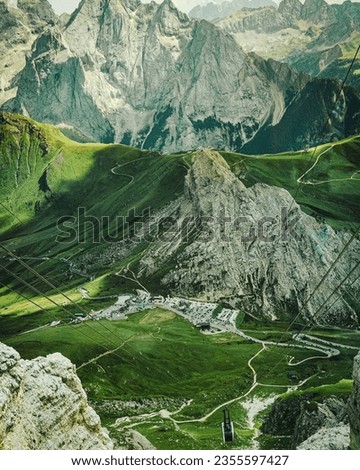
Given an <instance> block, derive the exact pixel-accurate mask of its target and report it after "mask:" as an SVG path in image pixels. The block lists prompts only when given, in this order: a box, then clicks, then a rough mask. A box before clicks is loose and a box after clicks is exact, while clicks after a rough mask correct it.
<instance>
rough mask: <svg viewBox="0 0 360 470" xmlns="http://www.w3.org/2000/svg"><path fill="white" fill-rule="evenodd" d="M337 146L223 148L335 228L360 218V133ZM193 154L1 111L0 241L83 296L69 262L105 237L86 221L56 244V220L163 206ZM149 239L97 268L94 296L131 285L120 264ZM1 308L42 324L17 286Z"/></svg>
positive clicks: (153, 285)
mask: <svg viewBox="0 0 360 470" xmlns="http://www.w3.org/2000/svg"><path fill="white" fill-rule="evenodd" d="M331 147H332V145H330V144H325V145H323V146H319V148H318V149H317V150H316V152H315V153H314V152H313V150H312V149H310V150H308V151H307V152H296V153H289V154H280V155H260V156H247V155H239V154H233V153H227V152H222V154H223V156H224V157H225V159H226V160H227V162H228V163H229V165H230V167H231V168H232V170H233V172H234V173H235V174H236V175H238V176H239V178H241V179H242V181H243V182H244V183H245V184H246V185H247V186H251V185H253V184H255V183H258V182H263V183H266V184H269V185H276V186H280V187H283V188H286V189H287V190H289V191H290V192H291V193H292V194H293V195H294V196H295V195H296V200H297V202H298V203H299V204H301V205H302V207H303V209H304V210H305V211H307V212H309V213H311V214H313V215H316V216H317V217H324V218H325V219H326V220H327V221H328V222H329V223H330V224H331V225H333V226H334V227H335V228H350V229H351V228H353V227H354V226H355V225H356V224H357V223H358V222H359V218H360V210H359V198H358V193H359V184H360V183H359V179H358V173H357V172H358V171H360V170H359V168H360V164H359V149H360V137H353V138H348V139H346V140H344V141H342V142H338V143H336V145H335V146H334V147H333V148H331ZM324 152H325V153H324ZM320 154H323V155H322V156H321V157H320V158H319V160H318V162H317V164H316V166H315V167H314V168H313V169H312V170H311V171H310V172H309V173H308V174H307V175H306V176H305V177H304V179H303V180H302V182H303V183H304V182H305V183H309V182H310V183H314V184H311V185H309V184H300V185H299V186H298V184H297V180H298V178H299V177H300V176H301V175H302V174H304V173H305V172H306V170H307V169H308V168H309V166H310V165H313V164H314V163H315V162H316V161H317V158H318V156H319V155H320ZM191 161H192V155H191V154H185V155H184V154H176V155H160V154H159V153H156V152H146V151H141V150H138V149H133V148H130V147H126V146H123V145H103V144H80V143H76V142H73V141H71V140H69V139H68V138H67V137H65V136H64V135H63V134H62V133H61V132H60V131H59V130H58V129H56V128H54V127H52V126H49V125H45V124H39V123H36V122H35V121H32V120H31V119H28V118H26V117H24V116H20V115H11V114H7V113H1V114H0V168H1V178H0V221H1V224H0V240H2V242H3V243H4V244H5V245H6V246H7V247H8V248H9V249H11V250H15V252H16V253H17V254H18V255H19V256H25V257H26V256H30V257H31V258H34V259H27V260H26V262H27V263H28V264H29V265H31V266H32V267H34V268H35V269H36V270H37V271H39V272H40V273H41V274H43V275H46V277H47V278H48V279H50V280H51V281H52V282H53V283H55V284H56V285H57V286H59V287H61V288H62V289H64V290H66V292H67V293H68V295H70V296H72V298H73V299H75V300H80V296H79V294H78V292H77V291H76V290H75V287H76V286H78V285H80V284H83V283H84V282H87V280H86V279H85V278H84V277H82V276H81V275H79V273H77V274H76V273H75V274H71V273H70V272H69V263H70V262H71V260H72V258H73V257H75V256H76V255H78V254H79V253H81V254H86V253H87V252H88V251H91V252H92V253H96V252H97V250H98V249H100V248H101V247H102V246H103V244H94V243H91V237H90V236H91V234H92V227H91V224H87V225H85V227H84V228H82V227H81V228H80V231H79V235H80V237H83V238H84V243H78V242H77V241H76V240H73V241H72V242H70V243H58V242H57V236H58V235H59V230H58V229H57V228H56V222H57V220H58V219H59V218H60V217H64V216H67V217H71V216H76V215H77V209H78V207H83V208H85V209H86V212H87V214H88V215H90V216H95V217H96V218H98V219H100V218H101V217H102V216H104V215H106V216H108V217H109V220H110V228H109V232H110V233H113V231H114V229H115V227H116V217H117V216H126V215H127V214H128V211H129V210H130V209H132V208H135V209H136V210H137V212H138V213H140V212H141V211H142V210H144V209H145V208H148V207H150V208H151V209H152V210H159V209H161V208H162V207H164V206H166V205H167V204H168V203H169V202H171V201H172V200H175V199H176V198H177V197H178V196H179V195H181V194H182V192H183V187H184V177H185V175H186V172H187V166H188V165H191ZM112 170H113V172H112ZM114 173H115V174H114ZM130 226H131V223H130ZM128 230H129V229H128V228H126V227H125V229H124V231H123V232H122V231H121V230H120V236H122V235H126V234H127V232H128ZM146 247H147V244H146V243H141V244H138V245H136V246H134V247H133V248H132V250H131V253H130V254H129V253H127V254H125V255H124V256H123V257H119V259H118V261H117V263H116V264H115V265H113V266H111V268H110V267H109V268H107V267H104V268H102V269H101V270H100V271H96V272H95V273H94V274H95V275H96V277H97V279H95V281H93V282H91V283H87V285H86V287H87V288H88V289H89V291H90V292H91V295H106V294H114V293H118V292H119V291H129V290H130V289H131V290H132V289H134V287H136V286H134V283H131V281H126V280H124V279H120V278H119V277H117V276H114V275H113V273H114V272H115V271H116V270H118V269H119V268H121V267H123V266H126V265H127V264H128V263H129V262H131V263H135V262H136V261H137V260H138V259H139V258H140V257H141V254H142V252H143V250H144V249H145V248H146ZM7 258H8V257H7V256H6V253H4V252H3V251H2V252H1V254H0V259H1V262H2V263H3V264H4V265H5V266H6V267H7V268H8V269H9V270H10V271H12V272H14V273H15V274H17V275H19V276H21V277H22V278H24V279H25V280H26V281H29V282H31V283H32V284H34V285H35V286H36V287H37V288H38V289H40V290H41V291H42V292H47V293H49V294H52V295H54V296H55V292H52V291H51V289H49V287H48V286H47V285H46V284H44V283H43V282H42V281H40V280H37V279H35V278H34V276H33V275H31V274H29V273H24V268H23V267H21V266H20V265H19V264H18V263H16V262H14V261H10V260H9V259H7ZM36 258H41V259H36ZM66 260H67V261H66ZM169 267H170V266H168V267H165V268H164V269H165V270H166V269H168V268H169ZM80 270H81V267H80ZM160 274H164V273H160ZM2 279H3V280H4V282H5V283H6V284H7V285H8V286H10V287H11V288H12V289H13V290H14V291H15V292H21V293H23V294H24V295H26V296H27V297H32V296H34V294H33V293H32V292H31V289H29V288H25V287H24V286H22V287H21V285H20V284H19V282H18V281H16V280H14V279H13V278H12V277H11V276H10V275H8V274H4V273H2ZM148 286H149V288H150V289H151V290H154V291H156V290H160V286H159V277H156V278H154V279H148ZM36 297H39V296H36ZM55 298H56V299H57V301H58V300H59V298H58V297H55ZM39 300H40V303H41V305H42V306H46V308H49V307H50V306H51V308H52V309H53V310H54V311H56V312H57V313H59V312H58V310H59V309H58V308H56V307H55V306H54V305H51V303H49V302H48V301H44V300H41V297H40V299H37V301H39ZM62 301H63V302H64V303H65V304H68V303H69V302H68V301H67V300H64V299H62ZM0 308H1V310H0V316H6V317H7V323H6V324H7V328H11V329H12V331H16V328H15V327H14V326H11V325H10V323H11V321H10V320H9V318H11V316H13V315H24V314H28V313H34V312H35V313H36V312H37V313H36V315H37V317H36V318H37V320H36V321H35V320H34V324H35V325H37V324H38V323H39V322H41V318H42V316H43V314H40V311H39V309H36V307H35V306H34V305H31V304H29V303H27V302H26V301H24V299H23V298H22V297H20V296H18V295H16V293H14V292H11V293H9V292H8V291H7V290H6V289H5V288H4V287H3V286H2V285H0ZM46 321H47V318H46Z"/></svg>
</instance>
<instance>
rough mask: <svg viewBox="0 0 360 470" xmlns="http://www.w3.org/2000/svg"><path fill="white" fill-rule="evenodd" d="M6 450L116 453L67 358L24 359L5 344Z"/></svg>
mask: <svg viewBox="0 0 360 470" xmlns="http://www.w3.org/2000/svg"><path fill="white" fill-rule="evenodd" d="M0 448H1V449H4V450H6V449H11V450H15V449H16V450H61V449H66V450H71V449H76V450H88V449H112V448H113V444H112V441H111V440H110V438H109V436H108V434H107V431H106V430H105V429H103V428H102V427H101V423H100V418H99V416H98V415H97V414H96V413H95V411H94V410H93V409H92V408H91V407H90V406H89V404H88V401H87V397H86V394H85V391H84V390H83V388H82V385H81V382H80V380H79V378H78V376H77V375H76V372H75V366H74V365H73V364H72V363H71V362H70V361H69V360H68V359H66V358H65V357H64V356H62V355H61V354H58V353H56V354H50V355H49V356H46V357H38V358H36V359H33V360H31V361H27V360H23V359H21V358H20V355H19V354H18V353H17V352H16V351H15V350H14V349H12V348H10V347H8V346H5V345H4V344H2V343H0Z"/></svg>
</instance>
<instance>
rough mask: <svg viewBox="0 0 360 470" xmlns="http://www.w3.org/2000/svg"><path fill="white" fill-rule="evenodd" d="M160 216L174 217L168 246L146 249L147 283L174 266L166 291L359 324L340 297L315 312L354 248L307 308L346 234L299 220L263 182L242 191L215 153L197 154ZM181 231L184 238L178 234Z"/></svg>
mask: <svg viewBox="0 0 360 470" xmlns="http://www.w3.org/2000/svg"><path fill="white" fill-rule="evenodd" d="M289 209H291V211H290V213H288V211H289ZM161 216H171V217H174V218H175V220H176V221H177V226H173V227H172V229H171V231H170V233H169V235H168V236H169V238H166V243H164V241H163V242H161V243H160V242H155V243H154V244H153V245H152V246H151V247H150V249H149V250H148V252H147V253H146V254H145V255H144V256H143V258H142V260H141V262H140V270H139V274H140V275H142V276H145V277H146V276H149V275H152V274H153V273H155V272H157V271H160V272H161V271H162V270H163V267H164V266H166V265H173V266H174V268H173V269H171V270H170V272H168V273H167V274H166V275H165V276H164V277H163V279H162V283H163V285H164V286H166V288H167V290H173V291H174V292H177V293H179V292H180V293H182V294H184V295H187V296H191V297H192V296H193V297H199V298H202V299H211V300H218V299H220V298H228V299H232V302H233V303H234V304H235V305H237V306H239V307H240V308H242V309H243V310H244V311H247V312H250V313H253V314H255V315H260V316H265V317H267V318H272V319H274V318H277V315H278V313H279V312H286V313H287V314H288V315H290V316H294V315H296V314H297V313H300V315H301V316H302V318H304V319H306V320H307V321H315V322H317V323H329V324H342V325H356V324H357V321H358V320H357V315H356V312H355V311H354V310H353V308H352V307H351V306H350V305H349V304H347V302H346V300H345V299H342V300H339V301H338V302H336V303H334V305H333V306H332V307H331V308H330V309H324V308H321V306H322V304H323V303H324V301H325V299H326V297H327V295H328V292H330V291H331V290H332V286H333V285H334V283H336V284H337V280H339V279H341V278H343V277H344V276H345V274H346V273H347V272H348V270H349V266H351V267H353V265H354V261H353V260H354V259H356V256H357V255H356V253H357V252H358V251H359V244H356V243H355V245H353V250H354V251H352V250H351V249H350V251H349V252H348V256H346V257H345V258H343V259H342V261H341V262H340V263H339V264H338V265H337V268H336V269H335V270H334V272H333V273H332V274H331V275H330V276H329V277H328V279H327V280H326V281H325V283H324V286H323V288H322V289H319V291H318V292H317V293H316V295H314V296H313V297H312V299H311V301H310V302H309V303H306V301H307V299H308V298H309V296H310V293H311V292H312V290H313V287H314V286H315V285H316V284H317V282H318V279H321V278H322V277H323V275H324V274H325V273H326V271H327V270H328V269H329V267H330V265H331V264H332V262H333V261H334V259H335V258H336V257H337V254H338V253H339V251H340V250H341V247H342V246H343V245H344V244H345V240H346V239H347V238H348V236H349V235H346V234H343V235H338V234H336V233H335V232H334V231H333V230H332V229H331V228H330V227H329V226H327V225H324V224H323V225H320V224H319V223H318V222H316V220H315V219H314V218H312V217H309V216H307V215H306V214H304V213H303V212H302V211H301V209H300V207H299V206H298V205H297V204H296V202H294V200H293V199H292V197H291V196H290V194H289V193H288V192H287V191H286V190H283V189H281V188H277V187H270V186H267V185H264V184H255V185H254V186H252V187H250V188H246V187H245V186H244V185H243V183H242V182H241V181H240V180H239V179H238V178H237V177H236V176H235V175H234V174H233V173H232V172H231V170H230V168H229V166H228V164H227V163H226V162H225V160H224V159H223V157H221V155H220V154H219V153H217V152H215V151H210V150H203V151H199V152H198V153H197V154H196V156H195V157H194V162H193V165H192V167H191V169H190V170H189V171H188V175H187V176H186V181H185V188H184V196H183V197H182V198H181V199H180V200H178V201H176V202H175V203H174V204H173V205H172V206H171V207H169V208H168V209H167V213H165V214H164V213H162V214H161ZM185 221H187V222H186V224H185ZM295 222H296V223H295ZM292 224H294V225H293V227H292V228H291V226H292ZM184 226H186V227H187V229H186V230H187V232H186V233H187V234H189V235H188V236H186V237H184V233H183V232H181V230H180V229H179V230H178V231H177V230H176V227H178V228H179V227H184ZM289 227H290V229H289ZM354 288H355V289H358V288H359V283H355V284H354Z"/></svg>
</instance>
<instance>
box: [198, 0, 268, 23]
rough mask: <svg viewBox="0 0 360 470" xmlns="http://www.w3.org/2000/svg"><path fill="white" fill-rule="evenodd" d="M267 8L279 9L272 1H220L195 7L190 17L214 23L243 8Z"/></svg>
mask: <svg viewBox="0 0 360 470" xmlns="http://www.w3.org/2000/svg"><path fill="white" fill-rule="evenodd" d="M265 6H273V7H277V4H276V3H275V2H273V1H272V0H231V1H221V0H220V1H217V2H207V3H205V4H202V5H197V6H195V7H194V8H192V9H191V10H190V11H189V16H190V18H197V19H203V20H207V21H213V20H218V19H220V18H224V17H225V16H228V15H231V13H234V12H235V11H238V10H241V9H242V8H259V7H265Z"/></svg>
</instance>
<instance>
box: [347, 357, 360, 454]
mask: <svg viewBox="0 0 360 470" xmlns="http://www.w3.org/2000/svg"><path fill="white" fill-rule="evenodd" d="M353 379H354V388H353V393H352V395H351V397H350V400H349V403H348V414H349V420H350V448H351V449H354V450H355V449H356V450H359V449H360V354H358V355H357V356H356V357H355V359H354V372H353Z"/></svg>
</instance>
